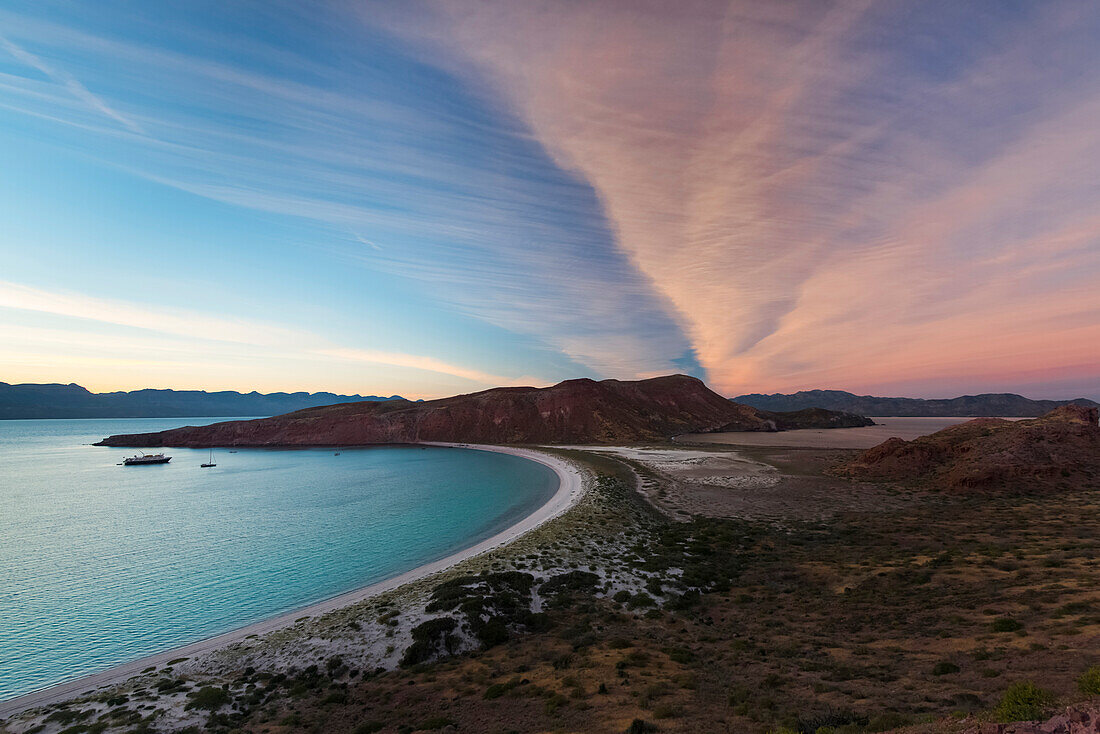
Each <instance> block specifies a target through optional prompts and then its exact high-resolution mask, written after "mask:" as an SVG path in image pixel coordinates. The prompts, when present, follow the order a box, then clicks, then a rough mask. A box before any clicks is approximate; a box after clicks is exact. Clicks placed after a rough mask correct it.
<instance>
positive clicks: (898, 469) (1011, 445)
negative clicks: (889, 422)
mask: <svg viewBox="0 0 1100 734" xmlns="http://www.w3.org/2000/svg"><path fill="white" fill-rule="evenodd" d="M834 471H835V473H837V474H839V475H842V476H849V477H853V478H858V479H869V480H875V481H931V482H932V483H933V486H934V487H936V488H941V489H949V490H960V491H969V490H999V489H1019V490H1050V489H1057V488H1060V487H1067V488H1068V487H1082V486H1096V485H1097V484H1098V483H1100V426H1098V425H1097V408H1088V407H1082V406H1078V405H1064V406H1062V407H1060V408H1056V409H1054V410H1052V411H1051V412H1049V413H1047V414H1046V415H1044V416H1042V417H1040V418H1034V419H1031V420H1021V421H1009V420H1003V419H1000V418H978V419H975V420H972V421H967V422H966V423H961V424H959V425H957V426H952V427H950V428H945V429H944V430H942V431H938V432H937V433H933V434H931V435H929V436H922V437H920V438H917V439H914V440H912V441H903V440H902V439H900V438H891V439H889V440H887V441H885V442H883V443H881V444H879V445H878V446H875V447H874V448H871V449H868V450H867V451H864V452H863V453H861V454H860V455H859V456H857V457H856V458H855V459H854V460H852V461H849V462H847V463H844V464H841V465H840V466H838V467H836V468H835V469H834Z"/></svg>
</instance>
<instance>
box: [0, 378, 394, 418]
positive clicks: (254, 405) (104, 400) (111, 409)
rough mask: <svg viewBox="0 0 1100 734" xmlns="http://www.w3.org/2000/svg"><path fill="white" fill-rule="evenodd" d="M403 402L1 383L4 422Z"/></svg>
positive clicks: (0, 406)
mask: <svg viewBox="0 0 1100 734" xmlns="http://www.w3.org/2000/svg"><path fill="white" fill-rule="evenodd" d="M378 400H402V398H400V397H398V396H397V395H394V396H393V397H389V398H381V397H375V396H373V395H370V396H363V395H334V394H332V393H329V392H317V393H306V392H295V393H285V392H276V393H268V394H262V393H258V392H250V393H239V392H231V391H225V392H204V391H201V390H134V391H132V392H108V393H92V392H88V391H87V390H85V389H84V388H83V387H81V386H80V385H76V384H72V385H58V384H42V385H39V384H24V385H9V384H8V383H6V382H0V420H3V419H8V420H10V419H20V418H24V419H25V418H187V417H192V416H222V415H224V416H234V415H280V414H282V413H287V412H290V411H292V410H301V409H302V408H312V407H315V406H318V405H332V404H334V403H350V402H362V401H378Z"/></svg>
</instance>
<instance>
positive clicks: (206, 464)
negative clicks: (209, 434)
mask: <svg viewBox="0 0 1100 734" xmlns="http://www.w3.org/2000/svg"><path fill="white" fill-rule="evenodd" d="M199 466H201V467H202V468H203V469H206V468H207V467H211V466H217V464H215V463H214V449H210V461H209V462H207V463H205V464H200V465H199Z"/></svg>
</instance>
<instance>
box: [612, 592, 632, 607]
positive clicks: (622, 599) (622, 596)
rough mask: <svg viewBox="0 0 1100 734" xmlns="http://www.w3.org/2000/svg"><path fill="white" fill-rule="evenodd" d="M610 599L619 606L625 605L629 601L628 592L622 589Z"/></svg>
mask: <svg viewBox="0 0 1100 734" xmlns="http://www.w3.org/2000/svg"><path fill="white" fill-rule="evenodd" d="M611 598H612V600H614V601H617V602H619V603H620V604H625V603H626V602H628V601H630V592H629V591H627V590H626V589H623V590H622V591H616V592H615V596H613V597H611Z"/></svg>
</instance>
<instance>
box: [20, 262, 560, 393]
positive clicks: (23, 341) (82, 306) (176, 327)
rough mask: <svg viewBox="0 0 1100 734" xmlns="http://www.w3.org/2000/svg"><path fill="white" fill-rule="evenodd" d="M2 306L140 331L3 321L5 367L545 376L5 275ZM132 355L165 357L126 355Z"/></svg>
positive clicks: (479, 382)
mask: <svg viewBox="0 0 1100 734" xmlns="http://www.w3.org/2000/svg"><path fill="white" fill-rule="evenodd" d="M0 309H11V310H12V311H23V312H33V313H38V314H49V315H51V316H60V317H66V318H69V319H80V320H81V321H84V322H94V323H96V324H99V325H104V324H109V325H112V326H123V327H128V328H130V329H135V330H139V331H136V332H132V333H126V332H124V333H117V332H116V333H111V334H110V335H109V336H107V337H105V336H104V335H103V334H99V333H95V332H88V331H86V330H84V329H82V328H79V327H78V328H72V327H69V328H64V327H60V326H57V325H54V326H48V325H45V324H42V323H38V324H36V325H35V326H33V327H30V326H21V325H18V324H14V323H5V324H3V325H2V326H0V339H3V341H4V343H5V344H6V345H7V349H6V350H5V353H4V355H3V356H2V357H0V371H4V370H7V369H10V368H11V367H12V366H13V365H15V364H19V363H27V362H28V361H30V362H33V363H34V364H38V365H40V364H42V363H43V362H51V361H52V362H56V361H57V359H58V356H59V354H63V355H66V356H63V357H62V358H63V359H68V360H70V361H71V362H72V363H74V364H83V365H85V366H88V365H95V366H106V365H109V364H116V365H124V364H125V365H129V366H142V365H145V366H150V365H160V366H161V367H164V366H173V367H185V366H187V365H192V366H194V365H196V364H197V363H202V362H207V361H213V362H217V361H218V360H221V359H227V358H230V359H237V360H244V361H247V362H252V363H254V364H258V363H261V362H264V361H266V362H267V363H268V366H269V367H270V366H272V365H275V366H276V367H277V365H278V363H279V361H280V360H297V361H300V360H309V361H312V362H313V363H314V369H323V368H324V367H323V365H329V366H331V365H332V364H333V363H334V362H344V363H369V364H375V365H388V366H391V367H399V368H402V369H404V370H416V371H420V372H430V373H435V374H437V375H446V376H448V377H453V378H457V379H458V380H460V381H463V382H467V383H473V384H474V385H476V386H479V387H494V386H498V385H532V384H535V385H543V384H546V383H547V381H546V380H545V379H541V378H537V377H531V376H524V377H519V378H517V377H509V376H504V375H496V374H492V373H489V372H485V371H482V370H478V369H473V368H469V367H465V366H462V365H458V364H453V363H449V362H446V361H444V360H441V359H437V358H434V357H429V356H423V355H416V354H404V353H399V352H392V351H385V350H368V349H358V348H352V347H345V346H341V345H338V344H333V343H331V342H329V341H326V340H324V339H321V338H320V337H318V336H317V335H316V334H313V333H311V332H307V331H302V330H292V329H287V328H284V327H281V326H279V325H276V324H269V323H265V322H261V321H246V320H233V319H226V318H223V317H220V316H216V315H211V314H209V313H205V312H202V311H193V310H181V309H167V308H164V307H160V306H153V305H148V304H137V303H131V302H127V301H120V300H111V299H103V298H94V297H90V296H85V295H82V294H77V293H67V292H57V291H46V290H41V289H38V288H31V287H28V286H25V285H22V284H18V283H10V282H4V281H0ZM16 344H18V345H20V346H19V348H15V346H14V345H16ZM100 352H107V353H109V355H113V356H105V355H103V354H100ZM130 354H145V355H149V354H155V355H159V356H158V357H157V358H151V357H148V356H146V357H144V358H135V357H126V356H125V355H130ZM46 355H50V356H48V357H47V356H46ZM257 377H258V378H259V377H260V376H259V375H257ZM262 377H263V379H264V380H271V379H272V376H270V375H263V376H262ZM248 389H252V388H251V387H249V388H248ZM420 394H423V393H420Z"/></svg>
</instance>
